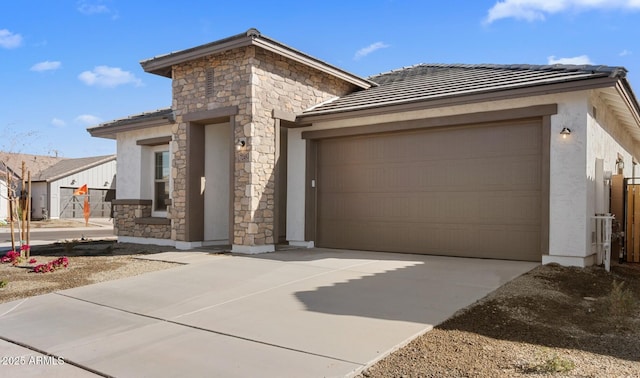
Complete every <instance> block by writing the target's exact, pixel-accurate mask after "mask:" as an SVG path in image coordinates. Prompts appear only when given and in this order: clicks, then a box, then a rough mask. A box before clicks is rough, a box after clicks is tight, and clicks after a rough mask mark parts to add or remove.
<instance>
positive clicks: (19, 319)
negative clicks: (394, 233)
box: [0, 249, 538, 377]
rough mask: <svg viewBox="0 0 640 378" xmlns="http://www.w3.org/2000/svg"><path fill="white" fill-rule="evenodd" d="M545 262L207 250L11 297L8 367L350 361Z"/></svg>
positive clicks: (364, 359) (147, 372) (396, 343)
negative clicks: (124, 275) (138, 271)
mask: <svg viewBox="0 0 640 378" xmlns="http://www.w3.org/2000/svg"><path fill="white" fill-rule="evenodd" d="M169 255H171V254H169ZM169 255H167V256H169ZM176 255H178V256H179V254H176V253H174V254H173V255H171V256H172V258H173V257H175V256H176ZM537 265H538V264H536V263H527V262H514V261H500V260H481V259H464V258H450V257H437V256H419V255H403V254H391V253H372V252H359V251H340V250H327V249H311V250H290V251H280V252H275V253H270V254H263V255H256V256H235V255H234V256H220V255H217V256H216V255H204V256H202V258H198V259H192V260H191V263H190V264H188V265H184V266H181V267H178V268H175V269H170V270H165V271H159V272H153V273H148V274H144V275H141V276H137V277H132V278H128V279H123V280H118V281H111V282H104V283H100V284H96V285H91V286H85V287H80V288H75V289H70V290H64V291H60V292H57V293H52V294H47V295H41V296H37V297H33V298H30V299H26V300H20V301H14V302H10V303H4V304H0V358H5V360H3V361H0V375H5V376H13V377H20V376H47V377H53V376H61V377H63V376H64V377H73V376H95V375H96V374H98V375H103V376H116V377H145V376H148V377H185V376H186V377H198V376H211V377H256V376H260V377H338V376H345V375H352V374H354V373H356V372H358V371H360V370H362V369H363V368H364V367H366V366H368V365H369V364H371V363H372V362H374V361H376V360H378V359H380V358H382V357H384V356H385V355H387V354H388V353H390V352H392V351H393V350H395V349H397V348H398V347H400V346H402V345H404V344H406V343H407V342H408V341H410V340H411V339H413V338H414V337H416V336H418V335H420V334H422V333H424V332H426V331H428V330H430V329H431V328H432V327H433V326H434V325H437V324H439V323H441V322H442V321H444V320H445V319H447V318H448V317H450V316H451V315H452V314H453V313H454V312H456V311H457V310H459V309H461V308H463V307H466V306H468V305H469V304H471V303H473V302H475V301H476V300H478V299H480V298H482V297H484V296H485V295H486V294H488V293H490V292H491V291H493V290H495V289H496V288H498V287H499V286H500V285H502V284H504V283H506V282H508V281H510V280H511V279H513V278H515V277H517V276H519V275H521V274H523V273H525V272H527V271H529V270H530V269H532V268H534V267H535V266H537ZM45 355H47V356H46V357H45ZM6 357H9V358H13V360H12V361H13V362H14V363H15V364H16V365H12V366H7V364H8V363H9V362H12V361H9V360H7V359H6ZM21 357H24V359H21ZM16 359H17V362H16V361H15V360H16ZM38 359H39V360H38ZM38 361H40V362H39V363H38ZM3 371H6V372H7V374H4V373H3Z"/></svg>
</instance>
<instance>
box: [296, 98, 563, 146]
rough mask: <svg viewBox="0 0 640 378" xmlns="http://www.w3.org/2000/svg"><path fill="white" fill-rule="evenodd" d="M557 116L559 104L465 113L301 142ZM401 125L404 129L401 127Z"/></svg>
mask: <svg viewBox="0 0 640 378" xmlns="http://www.w3.org/2000/svg"><path fill="white" fill-rule="evenodd" d="M557 113H558V105H557V104H545V105H533V106H529V107H524V108H514V109H506V110H490V111H486V112H478V113H464V114H456V115H450V116H445V117H431V118H421V119H414V120H408V121H399V122H385V123H378V124H372V125H364V126H352V127H344V128H338V129H325V130H313V131H303V132H302V139H323V138H336V137H345V136H356V135H367V134H380V133H391V132H400V131H411V130H421V129H427V128H435V127H452V126H462V125H469V124H479V123H489V122H503V121H510V120H516V119H528V118H538V117H542V116H549V115H553V114H557ZM398 125H401V126H400V127H398Z"/></svg>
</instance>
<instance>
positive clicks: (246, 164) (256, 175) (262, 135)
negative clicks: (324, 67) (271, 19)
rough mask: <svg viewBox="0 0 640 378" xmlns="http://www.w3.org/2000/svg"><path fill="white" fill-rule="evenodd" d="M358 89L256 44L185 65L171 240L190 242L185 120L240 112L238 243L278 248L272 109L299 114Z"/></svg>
mask: <svg viewBox="0 0 640 378" xmlns="http://www.w3.org/2000/svg"><path fill="white" fill-rule="evenodd" d="M208 68H213V69H214V92H215V94H214V95H213V96H211V97H209V98H207V96H206V91H205V86H206V70H207V69H208ZM353 90H355V86H354V85H352V84H349V83H347V82H344V81H342V80H340V79H338V78H335V77H333V76H331V75H329V74H326V73H323V72H321V71H318V70H316V69H313V68H311V67H308V66H306V65H303V64H300V63H297V62H295V61H292V60H289V59H286V58H284V57H281V56H280V55H277V54H274V53H271V52H268V51H265V50H262V49H260V48H256V47H254V46H250V47H245V48H241V49H234V50H230V51H227V52H225V53H223V54H220V55H216V56H210V57H205V58H201V59H197V60H194V61H191V62H187V63H184V64H181V65H178V66H175V67H174V69H173V109H174V112H175V116H176V123H175V125H174V126H173V130H172V131H173V134H174V138H173V140H174V141H173V142H172V143H173V146H172V150H173V153H174V155H173V159H172V172H171V175H172V179H173V193H172V199H173V206H172V209H171V214H170V218H171V219H172V220H173V229H172V235H171V238H172V239H174V240H185V238H186V219H185V215H186V213H185V209H186V206H187V204H186V201H185V193H186V192H185V189H186V171H185V167H186V164H187V159H186V145H187V140H186V138H187V136H186V130H187V126H188V125H187V123H185V122H183V121H182V117H183V116H184V115H185V114H188V113H190V112H196V111H205V110H213V109H216V108H222V107H226V106H237V107H238V114H237V115H236V116H235V128H234V134H235V135H234V137H235V138H236V139H237V138H246V140H247V146H246V147H245V149H244V150H243V151H237V152H236V155H235V165H234V167H235V168H234V169H235V180H234V187H235V191H234V204H233V208H234V235H233V239H232V241H233V244H235V245H244V246H255V245H269V244H273V243H274V236H273V225H274V206H275V198H274V186H275V177H274V168H275V153H276V146H275V120H274V119H273V118H272V111H273V110H274V109H278V110H282V111H287V112H291V113H300V112H301V111H303V110H304V109H307V108H309V107H311V106H313V105H316V104H318V103H320V102H323V101H326V100H329V99H331V98H333V97H335V96H341V95H344V94H347V93H350V92H352V91H353Z"/></svg>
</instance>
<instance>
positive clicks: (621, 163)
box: [616, 157, 624, 172]
mask: <svg viewBox="0 0 640 378" xmlns="http://www.w3.org/2000/svg"><path fill="white" fill-rule="evenodd" d="M616 168H617V169H618V172H620V171H622V170H623V169H624V160H622V158H621V157H619V158H618V159H617V160H616Z"/></svg>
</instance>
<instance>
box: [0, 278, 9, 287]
mask: <svg viewBox="0 0 640 378" xmlns="http://www.w3.org/2000/svg"><path fill="white" fill-rule="evenodd" d="M7 284H9V281H5V280H0V289H2V288H3V287H5V286H7Z"/></svg>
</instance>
